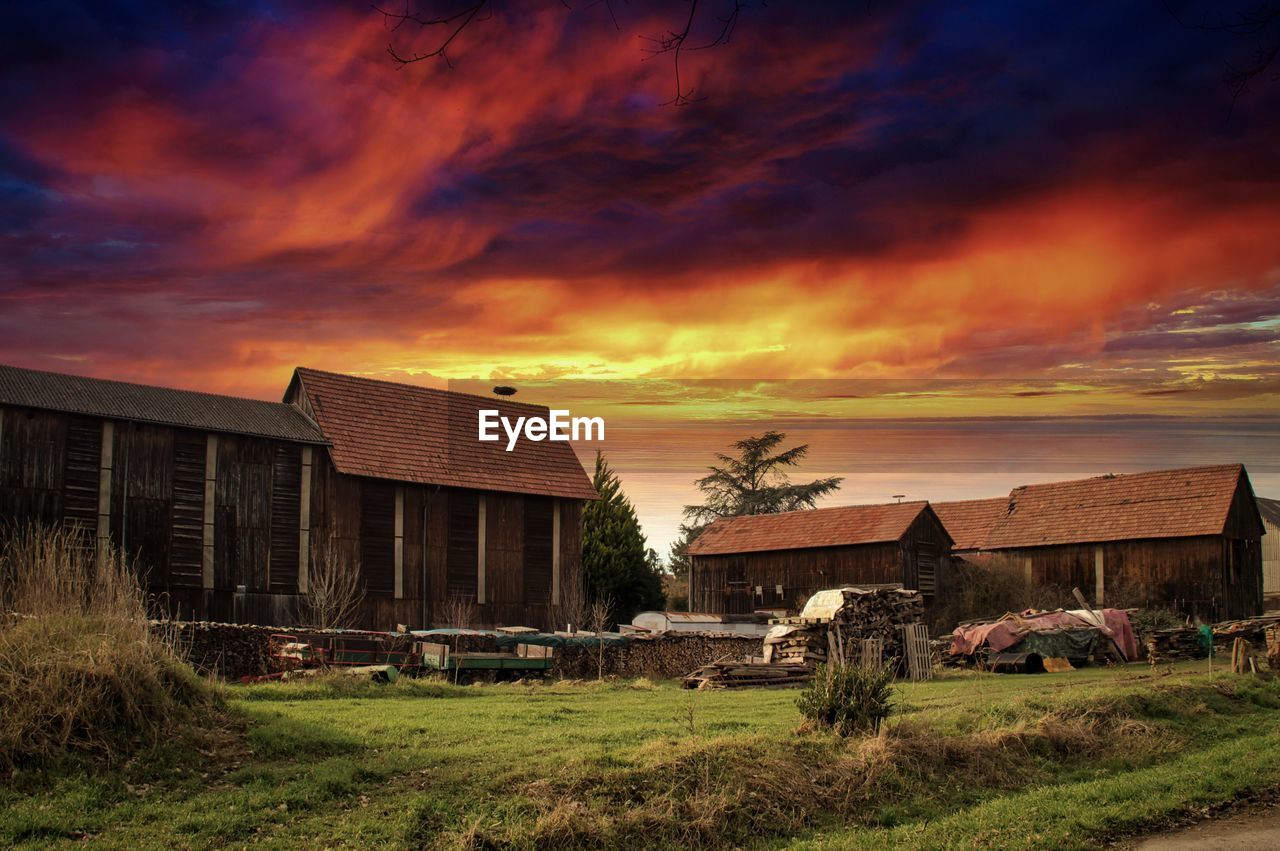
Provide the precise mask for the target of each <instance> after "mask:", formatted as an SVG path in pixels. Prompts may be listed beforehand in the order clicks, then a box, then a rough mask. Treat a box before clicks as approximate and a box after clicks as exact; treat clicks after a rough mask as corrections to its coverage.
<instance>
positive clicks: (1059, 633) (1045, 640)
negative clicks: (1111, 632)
mask: <svg viewBox="0 0 1280 851" xmlns="http://www.w3.org/2000/svg"><path fill="white" fill-rule="evenodd" d="M1099 635H1100V632H1099V630H1097V629H1046V630H1037V631H1032V632H1028V633H1027V634H1026V635H1025V636H1023V638H1022V640H1021V641H1019V642H1018V643H1017V644H1015V645H1014V646H1013V648H1012V651H1013V652H1014V653H1039V654H1040V656H1042V657H1043V658H1045V659H1049V658H1053V657H1066V658H1068V659H1081V658H1088V657H1090V656H1092V655H1093V651H1094V649H1095V648H1096V647H1097V646H1098V636H1099Z"/></svg>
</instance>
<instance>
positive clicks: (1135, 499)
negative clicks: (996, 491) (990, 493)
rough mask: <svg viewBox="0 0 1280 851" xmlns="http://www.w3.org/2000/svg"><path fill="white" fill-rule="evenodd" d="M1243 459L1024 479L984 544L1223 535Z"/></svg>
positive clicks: (989, 546) (1008, 545)
mask: <svg viewBox="0 0 1280 851" xmlns="http://www.w3.org/2000/svg"><path fill="white" fill-rule="evenodd" d="M1243 475H1244V467H1243V465H1241V464H1223V465H1219V466H1214V467H1189V468H1186V469H1181V470H1157V471H1153V472H1148V473H1128V474H1125V475H1109V476H1098V477H1096V478H1092V479H1077V480H1075V481H1070V482H1051V483H1049V484H1043V485H1025V486H1023V487H1020V488H1014V489H1013V490H1012V491H1011V492H1010V493H1009V499H1008V508H1007V510H1006V511H1005V513H1004V514H1003V515H1002V516H1001V517H1000V519H999V520H998V521H997V522H996V524H995V525H994V527H993V528H992V529H991V533H990V535H988V537H987V541H986V544H985V546H984V547H983V549H987V550H998V549H1009V548H1015V547H1039V546H1047V545H1054V544H1074V543H1096V542H1101V541H1121V540H1141V539H1152V538H1189V537H1198V536H1203V535H1221V534H1223V532H1224V530H1225V528H1226V524H1227V519H1228V514H1229V513H1230V511H1231V503H1232V500H1233V498H1234V497H1235V493H1236V488H1237V486H1238V485H1239V484H1240V479H1241V477H1242V476H1243Z"/></svg>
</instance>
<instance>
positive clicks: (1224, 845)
mask: <svg viewBox="0 0 1280 851" xmlns="http://www.w3.org/2000/svg"><path fill="white" fill-rule="evenodd" d="M1130 847H1132V848H1134V849H1135V851H1219V849H1221V851H1228V849H1229V851H1254V849H1258V851H1264V850H1265V851H1271V849H1273V848H1280V805H1276V804H1272V805H1271V806H1268V807H1266V808H1264V809H1250V810H1243V811H1241V812H1239V813H1234V814H1230V815H1223V816H1221V817H1219V818H1213V819H1208V820H1206V821H1203V822H1201V823H1200V824H1197V825H1195V826H1194V827H1187V828H1182V829H1180V830H1174V831H1171V832H1169V833H1161V834H1158V835H1156V836H1149V837H1147V838H1146V839H1143V840H1141V841H1139V842H1137V843H1135V844H1134V845H1132V846H1130Z"/></svg>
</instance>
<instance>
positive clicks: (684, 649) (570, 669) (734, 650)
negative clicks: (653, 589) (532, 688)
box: [553, 632, 760, 679]
mask: <svg viewBox="0 0 1280 851" xmlns="http://www.w3.org/2000/svg"><path fill="white" fill-rule="evenodd" d="M759 654H760V639H759V638H752V637H750V636H744V635H740V634H731V633H700V632H665V633H656V634H653V635H634V636H631V641H630V642H628V643H627V644H626V645H625V646H623V647H605V648H604V675H605V676H606V677H622V678H624V679H630V678H633V677H648V678H650V679H676V678H680V677H683V676H685V675H686V674H688V673H689V672H690V671H692V670H694V669H695V668H698V667H699V666H702V665H708V664H710V663H712V662H715V661H716V660H718V659H724V658H735V659H742V658H748V657H751V656H758V655H759ZM598 661H599V651H598V650H597V649H596V648H594V647H564V648H561V649H558V650H556V654H555V667H554V668H553V672H554V674H555V675H556V676H558V677H562V678H564V679H595V678H596V674H597V664H598Z"/></svg>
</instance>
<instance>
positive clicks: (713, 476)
mask: <svg viewBox="0 0 1280 851" xmlns="http://www.w3.org/2000/svg"><path fill="white" fill-rule="evenodd" d="M786 437H787V436H786V435H785V434H783V433H782V432H778V431H766V432H765V433H764V434H762V435H760V436H759V437H748V438H745V439H743V440H739V441H737V442H736V443H734V444H733V448H734V449H736V450H737V452H738V454H737V455H725V454H724V453H723V452H718V453H716V458H718V459H719V461H720V466H712V467H708V468H707V470H708V471H709V473H708V475H706V476H703V477H702V478H701V479H698V480H697V481H696V482H694V484H695V485H697V486H698V490H700V491H702V492H703V493H704V494H705V495H706V501H705V502H704V503H703V504H702V505H686V506H685V507H684V516H685V518H686V519H688V520H689V521H690V523H689V524H687V525H685V526H682V527H681V532H682V533H683V535H684V537H685V538H687V539H688V540H689V541H692V540H693V538H696V537H697V532H700V531H701V527H702V526H705V525H706V524H707V523H710V522H711V521H712V520H715V519H716V518H717V517H739V516H741V515H744V514H776V513H778V512H781V511H797V510H800V509H804V508H813V507H814V506H815V505H816V504H817V501H818V499H819V498H820V497H823V496H825V495H827V494H829V493H832V492H833V491H836V490H839V488H840V483H841V482H842V481H844V479H842V478H839V477H837V476H833V477H831V478H827V479H816V480H814V481H812V482H805V483H804V484H792V483H791V480H790V478H789V477H788V476H787V473H786V469H785V468H787V467H795V466H797V465H798V464H799V463H800V461H801V460H803V459H804V457H805V456H806V455H807V454H809V445H808V444H807V443H806V444H802V445H800V446H795V447H792V448H791V449H786V450H783V451H781V452H775V451H774V450H776V449H777V447H778V445H779V444H781V443H782V441H784V440H786ZM674 552H675V550H674V548H673V554H674Z"/></svg>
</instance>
